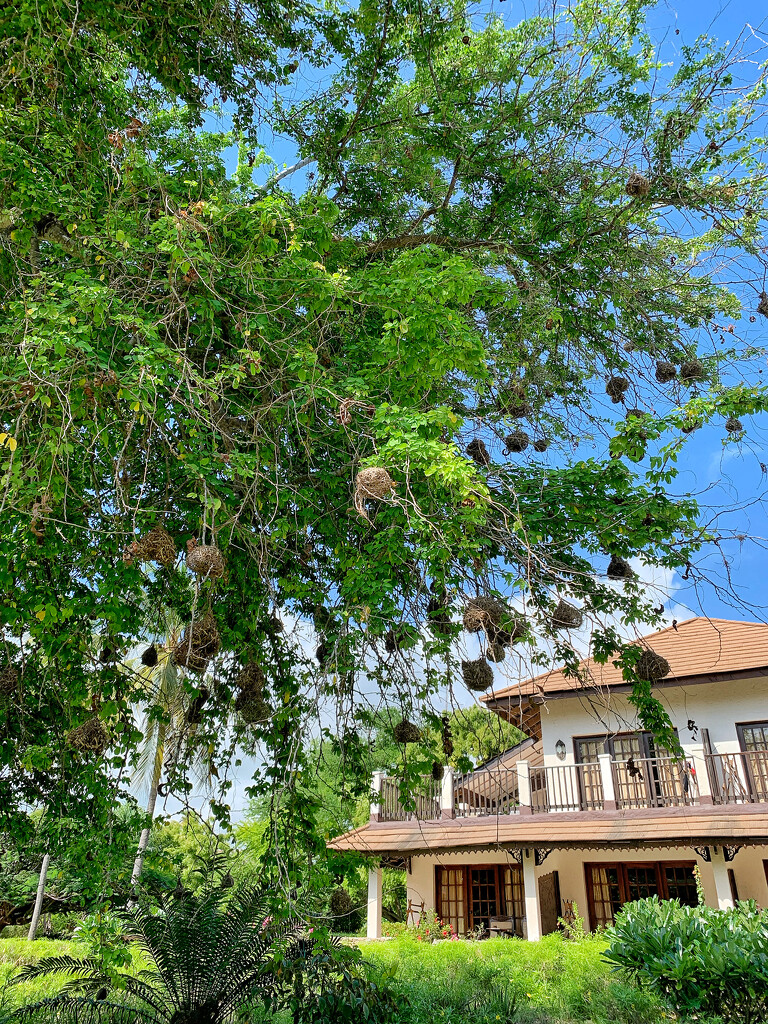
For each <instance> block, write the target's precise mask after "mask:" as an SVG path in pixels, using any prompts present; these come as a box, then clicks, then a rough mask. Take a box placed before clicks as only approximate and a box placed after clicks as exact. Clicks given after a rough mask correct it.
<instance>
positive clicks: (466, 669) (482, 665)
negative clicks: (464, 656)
mask: <svg viewBox="0 0 768 1024" xmlns="http://www.w3.org/2000/svg"><path fill="white" fill-rule="evenodd" d="M461 675H462V678H463V679H464V685H465V686H466V688H467V689H468V690H472V691H473V692H475V693H482V692H483V691H484V690H487V689H488V688H489V687H491V686H493V669H492V668H491V666H490V665H489V664H488V662H487V661H486V660H485V658H476V659H475V660H474V661H462V663H461Z"/></svg>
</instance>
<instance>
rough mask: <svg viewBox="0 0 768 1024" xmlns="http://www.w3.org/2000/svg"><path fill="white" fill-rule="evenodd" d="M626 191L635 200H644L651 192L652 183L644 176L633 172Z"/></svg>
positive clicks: (625, 187)
mask: <svg viewBox="0 0 768 1024" xmlns="http://www.w3.org/2000/svg"><path fill="white" fill-rule="evenodd" d="M624 191H625V192H626V193H627V195H628V196H631V197H632V198H633V199H644V198H645V197H646V196H647V195H648V193H649V192H650V191H651V183H650V181H648V179H647V178H644V177H643V175H642V174H638V173H637V171H633V172H632V173H631V174H630V176H629V178H628V180H627V184H626V185H625V186H624Z"/></svg>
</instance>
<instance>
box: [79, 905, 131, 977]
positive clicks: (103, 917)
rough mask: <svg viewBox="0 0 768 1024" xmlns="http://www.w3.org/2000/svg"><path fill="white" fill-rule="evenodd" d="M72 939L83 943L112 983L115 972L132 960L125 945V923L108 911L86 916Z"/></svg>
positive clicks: (104, 910) (98, 911) (97, 911)
mask: <svg viewBox="0 0 768 1024" xmlns="http://www.w3.org/2000/svg"><path fill="white" fill-rule="evenodd" d="M74 938H75V939H77V940H79V941H80V942H82V943H84V945H85V947H86V949H87V951H88V953H89V954H90V956H91V957H93V958H94V959H95V960H96V961H97V962H100V964H101V970H102V971H103V973H104V974H105V975H107V976H108V977H110V978H111V979H112V981H113V983H114V982H115V980H116V972H117V971H119V970H120V968H122V967H127V966H128V965H129V964H130V963H131V960H132V957H131V951H130V948H129V947H128V946H127V944H126V935H125V923H124V921H123V920H122V919H121V918H120V917H119V916H118V915H117V914H115V913H112V912H111V911H109V910H108V909H100V910H96V911H94V912H93V913H92V914H88V915H87V916H86V917H84V918H83V919H82V921H81V922H80V924H79V925H78V927H77V928H76V929H75V933H74Z"/></svg>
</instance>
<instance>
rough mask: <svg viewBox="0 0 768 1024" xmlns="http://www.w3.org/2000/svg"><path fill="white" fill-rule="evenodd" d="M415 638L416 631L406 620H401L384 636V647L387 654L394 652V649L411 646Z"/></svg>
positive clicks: (404, 648)
mask: <svg viewBox="0 0 768 1024" xmlns="http://www.w3.org/2000/svg"><path fill="white" fill-rule="evenodd" d="M417 640H418V632H417V631H416V630H415V629H414V628H413V626H410V625H409V624H408V623H407V622H401V623H400V625H398V626H393V627H392V629H390V630H389V632H388V633H387V635H386V636H385V637H384V649H385V650H386V651H387V653H388V654H394V653H395V652H396V651H402V650H407V648H409V647H413V645H414V644H415V643H416V641H417Z"/></svg>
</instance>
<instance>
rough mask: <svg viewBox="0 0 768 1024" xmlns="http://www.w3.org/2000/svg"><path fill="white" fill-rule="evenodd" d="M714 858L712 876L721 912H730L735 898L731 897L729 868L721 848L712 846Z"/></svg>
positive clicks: (712, 856)
mask: <svg viewBox="0 0 768 1024" xmlns="http://www.w3.org/2000/svg"><path fill="white" fill-rule="evenodd" d="M709 849H710V856H711V858H712V874H713V875H714V876H715V897H716V899H717V905H718V907H719V908H720V910H729V909H730V908H731V907H733V896H732V895H731V883H730V880H729V879H728V866H727V863H726V860H725V857H724V856H723V848H722V847H721V846H710V848H709Z"/></svg>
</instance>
